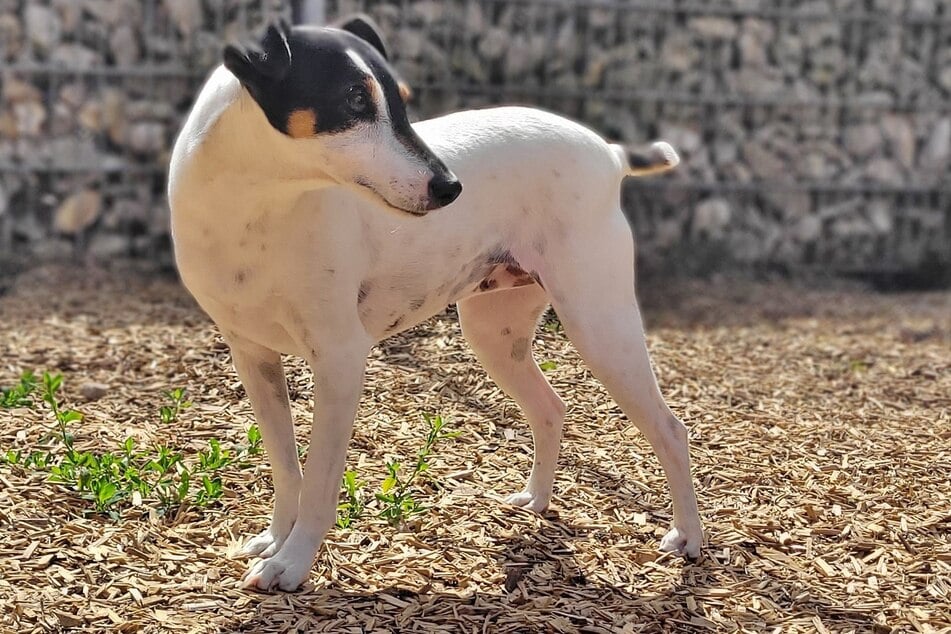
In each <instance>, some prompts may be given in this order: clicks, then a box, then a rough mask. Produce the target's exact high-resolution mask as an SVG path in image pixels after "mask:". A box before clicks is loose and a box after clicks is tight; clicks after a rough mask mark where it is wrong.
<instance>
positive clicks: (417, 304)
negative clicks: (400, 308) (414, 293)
mask: <svg viewBox="0 0 951 634" xmlns="http://www.w3.org/2000/svg"><path fill="white" fill-rule="evenodd" d="M425 303H426V298H425V297H417V298H416V299H414V300H411V301H410V303H409V309H410V310H411V311H414V310H419V309H420V308H422V307H423V304H425Z"/></svg>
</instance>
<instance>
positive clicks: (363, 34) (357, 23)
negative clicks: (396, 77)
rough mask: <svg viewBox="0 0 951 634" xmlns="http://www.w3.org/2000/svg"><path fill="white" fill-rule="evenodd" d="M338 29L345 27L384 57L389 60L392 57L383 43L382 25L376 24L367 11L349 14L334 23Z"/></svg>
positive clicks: (345, 29)
mask: <svg viewBox="0 0 951 634" xmlns="http://www.w3.org/2000/svg"><path fill="white" fill-rule="evenodd" d="M333 26H335V27H337V28H338V29H343V30H344V31H348V32H349V33H353V34H354V35H356V36H357V37H358V38H360V39H361V40H363V41H364V42H366V43H368V44H369V45H370V46H372V47H373V48H375V49H376V50H378V51H379V52H380V55H382V56H383V59H385V60H387V61H389V59H390V57H389V55H387V54H386V45H385V44H384V43H383V36H382V35H381V34H380V27H378V26H377V25H376V22H374V21H373V19H372V18H370V16H368V15H366V14H365V13H355V14H353V15H351V16H347V17H345V18H343V19H342V20H340V21H339V22H337V23H336V24H334V25H333Z"/></svg>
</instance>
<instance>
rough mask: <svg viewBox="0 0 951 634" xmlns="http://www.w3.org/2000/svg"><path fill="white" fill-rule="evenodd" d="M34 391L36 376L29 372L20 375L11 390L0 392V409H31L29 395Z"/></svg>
mask: <svg viewBox="0 0 951 634" xmlns="http://www.w3.org/2000/svg"><path fill="white" fill-rule="evenodd" d="M35 389H36V376H35V375H34V374H33V373H32V372H30V371H29V370H27V371H25V372H23V374H21V375H20V380H19V382H18V383H17V384H16V385H14V386H13V387H11V388H4V389H3V390H0V407H3V408H7V409H10V408H14V407H33V399H32V398H30V394H32V393H33V390H35Z"/></svg>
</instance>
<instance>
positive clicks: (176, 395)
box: [159, 387, 192, 424]
mask: <svg viewBox="0 0 951 634" xmlns="http://www.w3.org/2000/svg"><path fill="white" fill-rule="evenodd" d="M165 397H166V398H167V399H168V400H169V404H168V405H162V406H161V407H160V408H159V418H161V419H162V422H163V423H165V424H168V423H174V422H176V421H177V420H178V416H179V414H181V413H182V411H183V410H186V409H188V408H189V407H191V406H192V402H191V401H189V400H187V399H186V398H185V388H182V387H177V388H175V389H174V390H169V391H168V392H165Z"/></svg>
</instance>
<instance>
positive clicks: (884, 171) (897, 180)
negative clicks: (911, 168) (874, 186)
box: [864, 158, 905, 186]
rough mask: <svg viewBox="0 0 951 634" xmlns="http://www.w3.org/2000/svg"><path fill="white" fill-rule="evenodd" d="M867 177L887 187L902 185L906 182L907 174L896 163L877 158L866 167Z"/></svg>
mask: <svg viewBox="0 0 951 634" xmlns="http://www.w3.org/2000/svg"><path fill="white" fill-rule="evenodd" d="M864 173H865V177H866V178H868V179H870V180H873V181H877V182H879V183H884V184H886V185H896V186H897V185H901V184H903V183H904V182H905V172H904V170H902V168H901V166H900V165H899V164H897V163H896V162H895V161H893V160H891V159H887V158H876V159H873V160H872V161H870V162H869V164H868V165H866V166H865V170H864Z"/></svg>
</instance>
